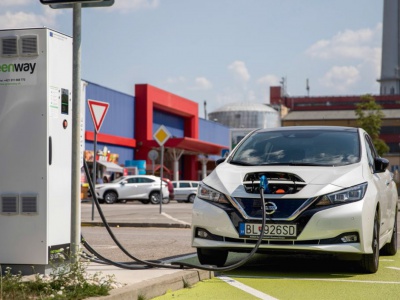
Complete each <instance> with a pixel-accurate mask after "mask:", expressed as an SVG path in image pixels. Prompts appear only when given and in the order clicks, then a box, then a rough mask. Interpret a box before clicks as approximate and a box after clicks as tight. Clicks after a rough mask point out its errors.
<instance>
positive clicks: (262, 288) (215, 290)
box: [82, 202, 400, 299]
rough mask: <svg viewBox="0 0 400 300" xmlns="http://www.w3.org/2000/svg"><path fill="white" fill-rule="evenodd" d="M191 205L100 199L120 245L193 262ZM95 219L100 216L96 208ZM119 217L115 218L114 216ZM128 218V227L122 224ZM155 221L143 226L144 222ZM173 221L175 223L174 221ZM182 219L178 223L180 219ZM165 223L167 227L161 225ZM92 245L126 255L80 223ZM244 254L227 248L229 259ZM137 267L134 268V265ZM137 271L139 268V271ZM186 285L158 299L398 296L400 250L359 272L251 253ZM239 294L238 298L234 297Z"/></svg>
mask: <svg viewBox="0 0 400 300" xmlns="http://www.w3.org/2000/svg"><path fill="white" fill-rule="evenodd" d="M191 206H192V204H188V203H174V202H171V203H170V204H168V205H164V206H162V210H163V212H162V213H161V214H160V212H159V206H158V205H143V204H141V203H135V202H128V203H127V204H114V205H102V206H101V207H102V208H103V210H104V214H105V215H106V217H108V219H109V220H111V221H112V222H119V223H120V224H121V225H120V226H119V227H117V226H118V225H115V224H114V225H115V227H113V231H114V232H116V235H117V236H118V237H119V238H121V240H122V241H123V243H124V245H126V246H127V248H128V249H129V250H131V251H133V252H134V253H135V254H136V255H138V256H139V257H141V258H142V259H162V260H166V259H167V260H168V259H171V258H172V259H173V260H174V261H176V260H184V261H186V262H191V263H196V264H198V261H197V257H196V255H195V254H194V253H195V251H194V249H193V248H191V246H190V229H189V228H188V227H187V226H185V225H184V224H186V223H188V224H190V221H191ZM90 219H91V204H90V203H83V204H82V221H83V222H85V221H90ZM94 220H95V221H100V218H99V216H98V214H97V213H95V216H94ZM118 220H120V221H118ZM127 222H129V223H130V224H131V227H124V225H123V224H124V223H127ZM149 222H150V223H153V225H154V227H145V225H144V224H145V223H147V224H148V223H149ZM174 224H175V225H174ZM179 224H181V225H179ZM165 225H167V227H164V228H163V226H165ZM82 231H83V233H84V234H85V235H86V236H87V239H88V240H90V241H91V242H92V244H93V246H97V248H98V249H99V250H100V251H102V252H103V253H110V255H111V256H112V257H114V258H115V259H116V260H125V259H126V258H125V257H123V256H122V255H121V254H119V253H120V251H119V250H118V249H117V247H116V246H115V245H114V244H113V242H112V241H111V239H109V237H107V233H106V231H105V229H104V228H102V227H83V229H82ZM243 256H244V254H230V256H229V261H228V264H229V263H232V262H235V261H238V260H240V259H241V258H243ZM136 272H138V271H136ZM139 272H140V271H139ZM215 275H216V277H215V278H213V279H210V280H205V281H202V282H200V283H198V284H196V285H194V286H192V287H191V288H190V289H181V290H179V291H174V292H172V291H171V292H170V293H167V294H166V295H164V296H161V297H158V298H157V299H176V298H178V297H179V298H180V299H204V297H206V298H213V299H257V298H259V299H311V298H316V299H361V298H362V299H376V298H377V297H379V298H381V297H382V298H385V299H397V298H398V295H399V294H400V255H399V253H398V254H397V255H396V256H394V257H390V256H381V258H380V268H379V271H378V272H377V273H376V274H363V273H361V272H359V271H358V270H357V268H356V267H355V265H354V264H353V262H352V263H350V262H349V261H337V260H335V259H332V258H327V257H318V256H313V257H305V256H272V255H258V254H257V255H255V257H253V259H252V260H251V261H250V262H249V263H247V264H246V265H244V266H242V267H240V268H238V269H235V270H233V271H230V272H224V273H218V272H216V273H215ZM238 297H239V298H238Z"/></svg>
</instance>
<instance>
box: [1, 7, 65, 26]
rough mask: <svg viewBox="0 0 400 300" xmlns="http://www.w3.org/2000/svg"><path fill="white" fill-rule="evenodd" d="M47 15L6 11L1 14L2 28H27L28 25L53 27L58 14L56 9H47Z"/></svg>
mask: <svg viewBox="0 0 400 300" xmlns="http://www.w3.org/2000/svg"><path fill="white" fill-rule="evenodd" d="M46 11H47V12H46V14H45V15H37V14H34V13H25V12H17V13H11V12H6V13H5V14H2V15H0V28H2V29H12V28H26V27H41V26H46V27H51V26H53V25H55V23H56V22H55V16H56V15H57V14H58V12H56V11H51V10H46Z"/></svg>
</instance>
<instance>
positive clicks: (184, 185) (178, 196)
mask: <svg viewBox="0 0 400 300" xmlns="http://www.w3.org/2000/svg"><path fill="white" fill-rule="evenodd" d="M172 185H173V186H174V199H175V200H176V201H178V202H180V203H181V202H186V203H193V201H194V198H196V194H197V188H198V186H199V182H198V181H192V180H181V181H172Z"/></svg>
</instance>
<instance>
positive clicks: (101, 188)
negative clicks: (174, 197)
mask: <svg viewBox="0 0 400 300" xmlns="http://www.w3.org/2000/svg"><path fill="white" fill-rule="evenodd" d="M160 190H161V180H160V177H156V176H153V175H130V176H122V177H119V178H117V179H115V180H113V181H112V182H110V183H104V184H96V188H95V191H96V196H97V199H98V200H99V202H100V203H104V202H105V203H107V204H113V203H115V202H121V201H124V202H125V201H126V200H140V201H141V202H142V203H144V204H147V203H150V202H151V203H152V204H159V203H160ZM162 196H163V203H164V204H167V203H168V202H169V191H168V187H167V184H166V183H165V182H164V181H163V182H162Z"/></svg>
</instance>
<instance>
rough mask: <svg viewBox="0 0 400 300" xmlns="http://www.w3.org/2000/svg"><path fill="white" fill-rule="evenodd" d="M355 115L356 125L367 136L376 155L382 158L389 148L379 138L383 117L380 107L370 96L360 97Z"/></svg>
mask: <svg viewBox="0 0 400 300" xmlns="http://www.w3.org/2000/svg"><path fill="white" fill-rule="evenodd" d="M355 113H356V116H357V117H358V119H357V125H358V126H359V127H361V128H362V129H364V130H365V131H366V132H367V133H368V134H369V136H370V137H371V139H372V142H373V143H374V146H375V148H376V151H377V152H378V154H379V155H380V156H382V155H383V154H384V153H387V152H389V150H390V148H389V146H388V145H387V144H386V143H385V141H384V140H382V139H380V138H379V134H380V132H381V125H382V118H383V117H384V114H383V112H382V106H381V105H379V104H378V103H376V101H375V98H374V97H372V96H371V95H365V96H361V102H360V103H358V104H356V111H355Z"/></svg>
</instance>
